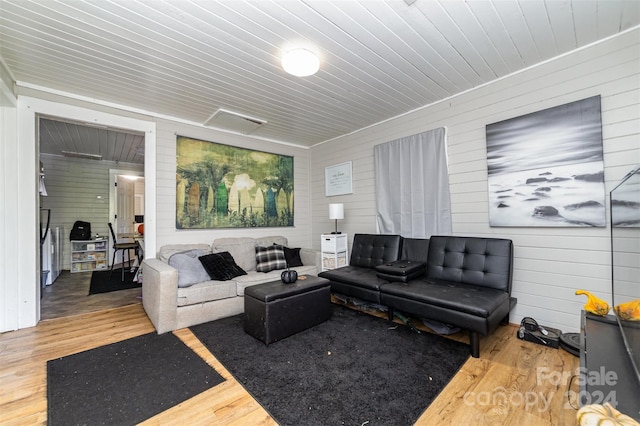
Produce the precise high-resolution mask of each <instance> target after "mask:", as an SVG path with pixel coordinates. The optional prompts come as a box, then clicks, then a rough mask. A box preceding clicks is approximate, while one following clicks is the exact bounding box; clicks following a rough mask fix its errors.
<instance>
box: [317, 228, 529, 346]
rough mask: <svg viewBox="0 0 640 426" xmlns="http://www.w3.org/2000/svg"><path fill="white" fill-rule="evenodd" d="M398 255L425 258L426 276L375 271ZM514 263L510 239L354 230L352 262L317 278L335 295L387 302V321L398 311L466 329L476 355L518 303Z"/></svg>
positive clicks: (421, 259) (417, 260) (506, 320)
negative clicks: (399, 278) (396, 277)
mask: <svg viewBox="0 0 640 426" xmlns="http://www.w3.org/2000/svg"><path fill="white" fill-rule="evenodd" d="M400 255H401V258H402V259H404V260H410V261H412V262H425V263H426V268H425V272H424V275H422V276H421V277H418V278H415V279H409V280H407V281H408V282H396V281H393V282H392V280H391V279H388V277H387V278H385V274H380V273H378V274H376V271H375V267H376V266H379V265H384V264H388V263H389V262H393V261H394V260H397V257H398V256H400ZM394 256H395V258H394ZM512 264H513V243H512V241H511V240H507V239H500V238H478V237H453V236H432V237H431V238H430V239H428V240H427V239H412V238H407V239H402V238H401V237H399V236H397V235H368V234H356V235H355V236H354V241H353V251H352V256H351V264H350V265H349V266H346V267H344V268H338V269H334V270H332V271H325V272H322V273H320V274H319V276H321V277H324V278H327V279H329V280H330V281H331V290H332V291H333V292H335V293H341V294H344V295H346V296H351V297H356V298H359V299H364V300H367V301H370V302H374V303H378V304H382V305H386V306H387V307H388V308H389V319H393V315H394V310H397V311H401V312H403V313H406V314H409V315H413V316H417V317H421V318H428V319H433V320H436V321H440V322H443V323H447V324H451V325H454V326H456V327H460V328H463V329H465V330H468V331H469V340H470V343H471V355H472V356H474V357H476V358H477V357H478V356H479V354H480V345H479V335H487V334H489V333H491V332H492V331H493V330H494V329H495V328H496V327H497V326H498V325H500V324H505V323H508V319H509V312H510V311H511V309H512V308H513V306H514V305H515V303H516V299H515V298H512V297H511V283H512V274H513V267H512ZM378 269H384V267H383V268H378Z"/></svg>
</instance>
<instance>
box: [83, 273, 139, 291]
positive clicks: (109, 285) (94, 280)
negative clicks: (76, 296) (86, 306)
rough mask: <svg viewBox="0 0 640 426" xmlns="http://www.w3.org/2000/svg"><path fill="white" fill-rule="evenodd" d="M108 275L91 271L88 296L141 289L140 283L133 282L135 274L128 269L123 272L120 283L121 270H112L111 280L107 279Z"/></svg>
mask: <svg viewBox="0 0 640 426" xmlns="http://www.w3.org/2000/svg"><path fill="white" fill-rule="evenodd" d="M109 273H110V272H109V271H93V273H92V274H91V285H90V286H89V295H92V294H99V293H109V292H110V291H118V290H127V289H130V288H138V287H142V283H138V282H135V281H133V277H134V276H135V273H131V272H130V270H129V268H126V269H125V270H124V281H122V269H121V268H119V269H114V270H113V273H112V274H111V279H109Z"/></svg>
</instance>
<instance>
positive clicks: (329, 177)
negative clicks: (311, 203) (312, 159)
mask: <svg viewBox="0 0 640 426" xmlns="http://www.w3.org/2000/svg"><path fill="white" fill-rule="evenodd" d="M351 171H352V170H351V161H347V162H345V163H340V164H336V165H335V166H329V167H325V169H324V187H325V195H326V196H327V197H332V196H334V195H343V194H351V193H353V187H352V182H351Z"/></svg>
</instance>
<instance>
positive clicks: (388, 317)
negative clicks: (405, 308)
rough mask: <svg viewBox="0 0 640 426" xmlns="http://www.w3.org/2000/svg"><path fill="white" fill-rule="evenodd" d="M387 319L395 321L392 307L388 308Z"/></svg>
mask: <svg viewBox="0 0 640 426" xmlns="http://www.w3.org/2000/svg"><path fill="white" fill-rule="evenodd" d="M387 319H388V320H389V321H393V309H392V308H387Z"/></svg>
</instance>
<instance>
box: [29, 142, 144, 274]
mask: <svg viewBox="0 0 640 426" xmlns="http://www.w3.org/2000/svg"><path fill="white" fill-rule="evenodd" d="M40 161H42V164H43V166H44V170H45V185H46V188H47V194H48V196H47V197H42V198H41V199H40V200H41V207H42V208H46V209H51V228H55V227H56V226H60V227H61V228H62V230H61V232H62V235H61V237H62V241H63V247H62V256H63V257H62V259H63V266H62V268H63V269H69V267H70V264H71V259H70V256H71V254H70V253H71V247H70V243H69V233H70V232H71V227H72V226H73V224H74V222H75V221H77V220H82V221H85V222H89V223H91V232H92V233H93V234H96V233H99V234H100V235H109V226H108V223H109V192H110V190H111V187H110V182H109V170H111V169H116V170H131V171H142V172H143V171H144V167H143V166H142V165H140V164H128V163H115V162H110V161H95V160H86V159H81V158H67V157H62V156H59V155H49V154H41V155H40ZM98 197H101V198H98ZM112 222H113V221H112Z"/></svg>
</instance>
